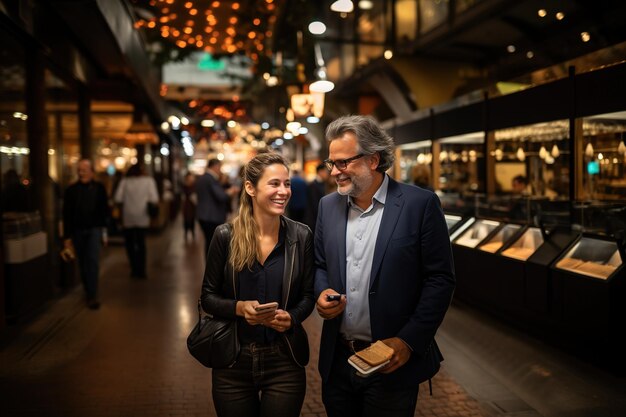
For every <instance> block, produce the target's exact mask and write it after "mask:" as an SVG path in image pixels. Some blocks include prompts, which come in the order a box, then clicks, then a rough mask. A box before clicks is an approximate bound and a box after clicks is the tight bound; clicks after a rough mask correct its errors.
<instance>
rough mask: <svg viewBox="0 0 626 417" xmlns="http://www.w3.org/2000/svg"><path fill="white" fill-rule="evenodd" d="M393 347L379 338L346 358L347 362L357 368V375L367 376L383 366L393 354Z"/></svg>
mask: <svg viewBox="0 0 626 417" xmlns="http://www.w3.org/2000/svg"><path fill="white" fill-rule="evenodd" d="M393 353H394V350H393V348H391V347H389V346H387V345H386V344H384V343H383V342H381V341H380V340H379V341H378V342H376V343H374V344H372V345H371V346H370V347H368V348H365V349H363V350H361V351H359V352H356V353H355V354H354V355H352V356H350V357H349V358H348V363H349V364H350V365H352V366H353V367H354V368H355V369H356V370H357V375H359V376H369V375H370V374H371V373H373V372H375V371H377V370H378V369H380V368H382V367H383V366H385V365H386V364H387V363H388V362H389V360H390V359H391V357H392V356H393Z"/></svg>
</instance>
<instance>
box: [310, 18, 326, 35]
mask: <svg viewBox="0 0 626 417" xmlns="http://www.w3.org/2000/svg"><path fill="white" fill-rule="evenodd" d="M309 32H311V33H312V34H313V35H323V34H324V32H326V25H325V24H324V23H322V22H319V21H317V20H316V21H315V22H311V23H309Z"/></svg>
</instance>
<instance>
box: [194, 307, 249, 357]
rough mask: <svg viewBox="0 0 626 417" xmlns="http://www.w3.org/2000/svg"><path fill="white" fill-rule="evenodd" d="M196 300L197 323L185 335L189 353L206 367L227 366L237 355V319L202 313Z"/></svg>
mask: <svg viewBox="0 0 626 417" xmlns="http://www.w3.org/2000/svg"><path fill="white" fill-rule="evenodd" d="M202 313H203V311H202V303H201V301H200V300H198V323H196V325H195V326H194V328H193V329H192V330H191V333H190V334H189V336H188V337H187V349H188V350H189V353H191V355H192V356H193V357H194V358H196V359H197V360H198V362H200V363H201V364H202V365H204V366H206V367H207V368H228V367H230V366H232V365H233V364H234V363H235V361H236V360H237V356H239V340H237V320H228V319H221V318H217V317H214V316H211V315H208V314H206V313H205V314H202Z"/></svg>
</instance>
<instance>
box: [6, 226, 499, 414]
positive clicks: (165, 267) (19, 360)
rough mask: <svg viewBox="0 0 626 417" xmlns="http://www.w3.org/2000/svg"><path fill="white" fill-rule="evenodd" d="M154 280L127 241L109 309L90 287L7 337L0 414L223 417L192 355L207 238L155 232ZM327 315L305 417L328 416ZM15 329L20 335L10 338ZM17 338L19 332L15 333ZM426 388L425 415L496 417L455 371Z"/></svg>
mask: <svg viewBox="0 0 626 417" xmlns="http://www.w3.org/2000/svg"><path fill="white" fill-rule="evenodd" d="M148 250H149V252H148V253H149V270H148V273H149V278H148V279H147V280H145V281H143V280H142V281H138V280H131V279H130V277H129V269H128V266H127V261H126V258H125V254H124V249H123V247H122V246H121V245H119V244H118V245H111V246H110V247H109V248H107V249H106V253H105V254H104V256H103V262H102V279H101V294H102V302H103V304H102V308H101V309H100V310H99V311H91V310H87V309H85V308H84V306H83V302H82V299H81V296H82V293H81V288H77V289H76V290H75V291H73V292H71V293H70V294H68V295H66V296H65V297H63V298H61V299H59V300H57V301H56V302H54V303H52V304H51V305H50V307H49V308H48V309H47V310H46V311H45V312H44V313H43V314H42V315H41V316H40V317H39V318H38V319H37V320H35V321H34V322H32V323H30V324H28V325H25V326H20V327H19V328H13V329H11V331H9V332H5V333H4V334H3V335H2V338H1V339H0V359H1V365H2V366H1V367H0V397H1V399H0V415H2V416H7V417H9V416H10V417H21V416H46V417H56V416H58V417H74V416H76V417H101V416H102V417H105V416H106V417H113V416H115V417H117V416H122V417H125V416H129V417H131V416H132V417H142V416H157V417H160V416H168V417H169V416H198V417H199V416H202V417H207V416H209V417H211V416H214V415H215V411H214V409H213V406H212V403H211V400H210V392H211V381H210V370H208V369H204V368H202V367H201V366H200V365H198V364H197V363H196V362H195V361H194V360H193V359H192V358H191V357H190V356H189V355H188V353H187V351H186V346H185V338H186V336H187V334H188V332H189V329H190V328H191V327H192V326H193V324H194V322H195V320H196V313H195V299H196V297H197V294H198V293H199V290H200V282H201V276H202V269H203V261H202V242H201V241H198V242H196V243H195V244H188V245H185V244H184V243H183V241H182V227H181V228H179V227H178V224H175V225H174V226H173V227H172V228H170V229H167V230H165V231H163V232H162V233H161V234H159V235H157V236H150V238H149V242H148ZM320 327H321V319H320V318H319V317H318V316H317V315H316V313H313V315H312V316H311V317H310V318H309V319H308V320H307V322H306V328H307V331H308V333H309V338H310V343H311V351H312V355H311V356H312V360H311V365H310V366H309V367H308V369H307V378H308V391H307V396H306V400H305V404H304V407H303V410H302V415H303V416H307V417H309V416H325V415H326V414H325V412H324V407H323V405H322V403H321V399H320V380H319V376H318V373H317V369H316V362H317V354H318V349H317V347H318V341H319V334H320ZM9 333H10V334H11V335H10V336H9ZM15 333H17V334H15ZM433 384H434V386H433V390H434V395H433V397H430V396H428V387H427V385H426V386H423V387H422V393H421V395H420V399H419V401H418V410H417V412H416V414H415V415H416V416H445V417H456V416H458V417H461V416H463V417H466V416H487V414H486V413H485V412H484V411H482V410H481V407H480V406H479V404H478V403H477V402H476V401H475V400H474V399H472V398H471V397H469V396H468V395H467V394H466V392H465V391H464V390H463V389H462V388H461V387H460V386H459V385H458V384H457V383H455V381H454V380H453V379H452V378H450V376H449V375H448V374H447V373H446V371H445V368H444V369H443V370H442V371H441V372H440V373H439V374H438V375H437V376H436V378H435V379H434V380H433Z"/></svg>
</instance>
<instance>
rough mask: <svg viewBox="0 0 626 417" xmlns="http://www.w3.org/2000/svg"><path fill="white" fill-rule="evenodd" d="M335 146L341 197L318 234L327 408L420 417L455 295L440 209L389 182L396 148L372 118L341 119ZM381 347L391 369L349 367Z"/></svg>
mask: <svg viewBox="0 0 626 417" xmlns="http://www.w3.org/2000/svg"><path fill="white" fill-rule="evenodd" d="M326 138H327V140H328V141H329V142H330V145H329V159H328V160H326V161H325V163H326V166H327V168H328V169H329V170H330V171H331V172H330V175H331V176H332V177H333V179H334V180H335V182H336V183H337V192H336V193H332V194H330V195H328V196H326V197H324V198H322V200H321V202H320V206H319V213H318V218H317V226H316V231H315V258H316V268H317V269H316V276H315V291H316V294H317V295H318V299H317V310H318V313H319V314H320V315H321V316H322V317H323V318H324V319H326V320H325V322H324V326H323V330H322V338H321V346H320V360H319V370H320V374H321V376H322V400H323V402H324V406H325V407H326V412H327V414H328V416H329V417H335V416H341V417H349V416H412V415H413V413H414V410H415V406H416V402H417V394H418V389H419V383H420V382H422V381H425V380H427V379H430V378H431V377H432V376H433V375H434V374H435V373H436V372H437V370H438V369H439V362H440V361H441V360H442V359H443V358H442V357H441V353H440V352H439V349H438V348H437V345H436V343H435V342H434V336H435V333H436V331H437V328H438V327H439V325H440V324H441V322H442V320H443V317H444V315H445V312H446V310H447V309H448V306H449V305H450V301H451V299H452V294H453V291H454V285H455V281H454V272H453V270H454V268H453V263H452V252H451V248H450V240H449V237H448V230H447V227H446V222H445V219H444V216H443V212H442V210H441V205H440V202H439V199H438V198H437V196H436V195H435V194H434V193H432V192H430V191H427V190H424V189H421V188H418V187H415V186H412V185H406V184H401V183H398V182H396V181H394V180H393V179H391V178H390V177H389V176H387V175H386V174H385V171H386V170H387V169H389V168H390V167H391V166H392V164H393V160H394V143H393V140H392V138H391V137H389V136H388V135H387V134H386V133H385V132H384V131H383V130H382V129H381V128H380V127H379V126H378V125H377V124H376V122H375V121H374V119H372V118H371V117H365V116H346V117H341V118H339V119H337V120H335V121H334V122H332V123H331V124H330V125H329V126H328V128H327V130H326ZM328 294H345V295H342V296H341V299H340V300H339V301H328V300H327V298H326V296H327V295H328ZM378 340H382V341H383V342H384V343H385V344H386V345H388V346H390V347H392V348H393V349H394V354H393V356H392V357H391V360H390V362H389V363H388V364H387V365H386V366H385V367H384V368H382V369H381V370H380V371H379V372H377V373H375V374H373V375H370V376H369V377H362V376H359V375H357V374H356V371H355V369H354V368H352V367H351V366H350V365H349V364H348V363H347V359H348V357H350V356H351V355H352V354H353V353H354V352H355V351H358V350H361V349H364V348H366V347H367V346H369V345H370V343H373V342H375V341H378Z"/></svg>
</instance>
